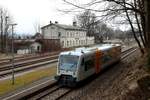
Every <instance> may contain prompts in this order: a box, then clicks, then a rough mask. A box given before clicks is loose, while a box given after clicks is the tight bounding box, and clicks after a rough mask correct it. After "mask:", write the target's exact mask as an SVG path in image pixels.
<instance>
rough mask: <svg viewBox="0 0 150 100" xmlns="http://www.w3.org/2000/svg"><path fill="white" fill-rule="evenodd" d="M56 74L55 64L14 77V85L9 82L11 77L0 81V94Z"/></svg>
mask: <svg viewBox="0 0 150 100" xmlns="http://www.w3.org/2000/svg"><path fill="white" fill-rule="evenodd" d="M55 74H56V66H54V67H50V68H46V69H42V70H37V71H34V72H30V73H27V74H25V75H22V76H18V77H16V78H15V85H12V84H11V82H12V81H11V79H7V80H5V81H1V82H0V95H2V94H4V93H6V92H9V91H12V90H14V89H16V88H19V87H22V86H25V85H27V84H29V83H31V82H34V81H36V80H39V79H41V78H43V77H47V76H54V75H55Z"/></svg>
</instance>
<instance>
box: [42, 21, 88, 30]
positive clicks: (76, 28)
mask: <svg viewBox="0 0 150 100" xmlns="http://www.w3.org/2000/svg"><path fill="white" fill-rule="evenodd" d="M51 25H55V26H57V27H59V28H62V29H65V30H79V31H86V29H84V28H81V27H79V26H72V25H64V24H58V23H57V24H54V23H50V24H48V25H46V26H43V27H41V29H44V28H46V27H49V26H51Z"/></svg>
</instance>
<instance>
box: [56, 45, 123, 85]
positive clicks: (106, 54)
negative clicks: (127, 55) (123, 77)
mask: <svg viewBox="0 0 150 100" xmlns="http://www.w3.org/2000/svg"><path fill="white" fill-rule="evenodd" d="M120 54H121V46H120V45H117V44H116V45H112V44H105V45H101V46H100V47H92V48H78V49H76V50H72V51H67V52H62V53H60V55H59V59H58V66H57V75H56V76H55V79H56V80H57V81H58V82H59V83H60V84H62V85H67V86H75V85H76V83H78V82H80V81H83V80H85V79H86V78H88V77H90V76H91V75H93V74H98V73H100V72H101V70H102V69H104V68H106V67H107V66H109V65H111V64H113V63H115V62H117V61H119V60H120Z"/></svg>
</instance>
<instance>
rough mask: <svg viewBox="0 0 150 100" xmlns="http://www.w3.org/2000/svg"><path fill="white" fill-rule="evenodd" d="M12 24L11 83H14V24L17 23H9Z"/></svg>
mask: <svg viewBox="0 0 150 100" xmlns="http://www.w3.org/2000/svg"><path fill="white" fill-rule="evenodd" d="M9 25H11V26H12V36H11V53H12V85H14V84H15V73H14V67H15V66H14V26H15V25H17V24H9Z"/></svg>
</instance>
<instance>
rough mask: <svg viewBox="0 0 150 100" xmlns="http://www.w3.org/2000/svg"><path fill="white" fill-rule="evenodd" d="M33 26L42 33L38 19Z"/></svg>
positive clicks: (36, 31)
mask: <svg viewBox="0 0 150 100" xmlns="http://www.w3.org/2000/svg"><path fill="white" fill-rule="evenodd" d="M33 27H34V30H35V33H40V31H41V25H40V22H38V21H36V22H35V23H33Z"/></svg>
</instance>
